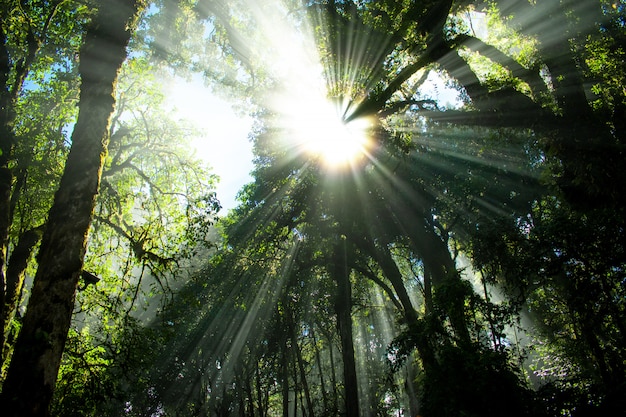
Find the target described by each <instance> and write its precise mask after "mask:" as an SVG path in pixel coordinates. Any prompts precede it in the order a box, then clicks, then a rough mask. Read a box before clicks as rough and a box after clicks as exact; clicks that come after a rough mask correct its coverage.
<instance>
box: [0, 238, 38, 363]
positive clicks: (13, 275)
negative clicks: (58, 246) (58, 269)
mask: <svg viewBox="0 0 626 417" xmlns="http://www.w3.org/2000/svg"><path fill="white" fill-rule="evenodd" d="M42 229H43V227H36V228H34V229H30V230H27V231H26V232H24V233H22V235H21V236H20V239H19V241H18V242H17V245H15V247H14V248H13V252H12V253H11V258H10V259H9V264H8V266H7V270H6V290H5V292H4V294H5V305H4V310H3V311H2V315H3V316H2V323H3V326H4V327H3V328H2V331H3V339H2V344H1V345H0V348H1V349H2V357H1V361H0V365H3V364H4V361H5V360H6V356H5V354H6V351H7V350H8V349H9V347H10V344H11V343H10V342H6V341H7V340H9V339H11V337H9V336H8V335H9V334H10V331H9V329H10V323H11V321H12V320H13V317H14V316H15V312H16V311H17V308H18V307H19V304H20V300H21V298H22V287H23V285H24V274H25V271H26V267H27V266H28V260H29V259H30V257H31V255H32V253H33V250H34V249H35V246H37V243H39V240H40V239H41V234H42ZM5 343H6V345H7V346H6V349H5Z"/></svg>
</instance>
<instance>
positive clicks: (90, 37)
mask: <svg viewBox="0 0 626 417" xmlns="http://www.w3.org/2000/svg"><path fill="white" fill-rule="evenodd" d="M101 6H102V7H101V8H100V10H99V11H98V13H97V14H96V16H95V17H94V21H93V22H92V25H91V27H90V28H89V29H88V31H87V34H86V37H85V41H84V43H83V46H82V48H81V50H80V65H79V72H80V75H81V81H82V83H81V93H80V104H79V116H78V121H77V123H76V126H75V127H74V132H73V134H72V148H71V150H70V154H69V156H68V159H67V162H66V166H65V171H64V173H63V177H62V179H61V184H60V186H59V190H58V191H57V193H56V195H55V200H54V203H53V206H52V208H51V209H50V212H49V216H48V225H47V228H46V231H45V232H44V235H43V239H42V243H41V248H40V250H39V257H38V261H39V268H38V270H37V273H36V275H35V281H34V284H33V290H32V293H31V297H30V300H29V305H28V310H27V312H26V315H25V317H24V324H23V327H22V331H21V333H20V335H19V337H18V340H17V343H16V346H15V353H14V356H13V359H12V361H11V365H10V367H9V370H8V374H7V379H6V381H5V384H4V387H3V392H2V396H1V397H0V408H1V409H2V410H4V411H5V414H4V415H5V416H6V417H9V416H15V417H17V416H20V417H26V416H47V415H49V410H48V408H49V405H50V401H51V400H52V394H53V392H54V387H55V383H56V378H57V373H58V369H59V365H60V362H61V355H62V354H63V349H64V347H65V341H66V339H67V332H68V330H69V327H70V321H71V317H72V310H73V308H74V296H75V292H76V286H77V283H78V278H79V276H80V273H81V270H82V266H83V258H84V255H85V250H86V242H87V233H88V230H89V225H90V222H91V218H92V213H93V208H94V205H95V198H96V195H97V193H98V188H99V184H100V175H101V173H102V164H103V160H104V156H105V154H106V149H107V143H108V133H109V122H110V117H111V114H112V112H113V108H114V103H115V99H114V93H115V82H116V80H117V76H118V72H119V70H120V68H121V65H122V63H123V62H124V60H125V58H126V46H127V45H128V41H129V40H130V36H131V31H132V29H131V28H132V27H134V25H135V22H136V18H137V16H138V14H139V11H140V10H142V9H143V7H144V1H143V0H118V1H116V3H115V4H111V2H108V3H107V4H106V5H104V4H102V5H101Z"/></svg>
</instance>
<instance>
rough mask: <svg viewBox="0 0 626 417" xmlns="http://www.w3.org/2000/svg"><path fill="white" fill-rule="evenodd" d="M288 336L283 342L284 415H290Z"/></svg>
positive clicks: (284, 416) (287, 416)
mask: <svg viewBox="0 0 626 417" xmlns="http://www.w3.org/2000/svg"><path fill="white" fill-rule="evenodd" d="M287 353H288V347H287V338H286V337H285V338H284V340H283V343H282V355H281V356H282V358H281V359H282V360H281V371H282V379H283V384H282V388H283V417H289V365H288V364H289V357H288V355H287Z"/></svg>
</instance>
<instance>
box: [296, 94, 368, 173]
mask: <svg viewBox="0 0 626 417" xmlns="http://www.w3.org/2000/svg"><path fill="white" fill-rule="evenodd" d="M300 104H301V105H300V106H299V109H300V111H299V114H298V115H297V117H294V118H292V122H291V123H290V124H291V129H290V130H291V134H292V135H293V137H292V140H293V141H294V142H295V144H296V146H297V148H298V150H299V151H300V152H302V153H305V154H306V155H308V156H309V157H312V158H316V159H318V160H319V161H320V162H321V163H322V164H323V165H324V166H325V167H326V168H330V169H335V168H342V167H349V166H354V165H355V164H357V163H358V162H359V161H361V160H363V159H364V158H365V157H366V156H367V152H368V147H369V145H370V138H369V130H370V128H371V126H370V123H369V121H368V120H367V119H364V118H361V119H357V120H353V121H350V122H345V121H344V119H345V117H344V114H343V113H344V112H343V111H342V108H344V106H343V105H341V104H337V103H334V102H333V101H331V100H328V99H326V98H325V97H322V96H317V97H315V96H309V97H308V99H306V100H303V101H302V102H301V103H300Z"/></svg>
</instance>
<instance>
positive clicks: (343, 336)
mask: <svg viewBox="0 0 626 417" xmlns="http://www.w3.org/2000/svg"><path fill="white" fill-rule="evenodd" d="M342 243H343V244H340V245H339V247H338V248H336V250H335V262H334V265H333V270H332V275H333V278H334V279H335V282H336V283H337V296H336V298H335V313H336V315H337V328H338V331H339V338H340V340H341V355H342V359H343V384H344V395H345V407H346V414H345V415H346V417H358V416H359V392H358V382H357V374H356V361H355V358H354V343H353V338H352V288H351V285H350V271H349V269H348V267H347V259H346V258H347V255H346V250H347V249H346V247H345V241H344V242H342Z"/></svg>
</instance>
